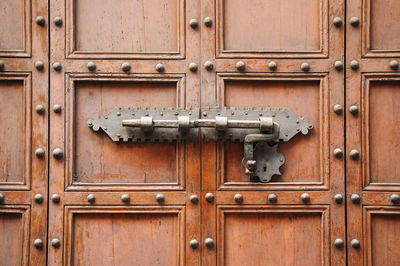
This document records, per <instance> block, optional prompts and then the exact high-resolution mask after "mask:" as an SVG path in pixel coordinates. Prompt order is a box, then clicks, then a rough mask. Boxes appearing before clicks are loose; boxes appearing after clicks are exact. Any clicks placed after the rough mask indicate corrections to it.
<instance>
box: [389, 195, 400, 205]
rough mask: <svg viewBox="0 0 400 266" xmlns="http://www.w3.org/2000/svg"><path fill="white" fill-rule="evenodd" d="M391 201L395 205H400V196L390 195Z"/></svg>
mask: <svg viewBox="0 0 400 266" xmlns="http://www.w3.org/2000/svg"><path fill="white" fill-rule="evenodd" d="M390 201H391V202H392V203H393V204H399V203H400V195H399V194H392V195H390Z"/></svg>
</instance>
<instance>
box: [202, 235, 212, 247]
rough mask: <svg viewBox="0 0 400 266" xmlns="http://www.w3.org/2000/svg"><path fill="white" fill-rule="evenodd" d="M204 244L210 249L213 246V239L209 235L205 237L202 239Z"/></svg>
mask: <svg viewBox="0 0 400 266" xmlns="http://www.w3.org/2000/svg"><path fill="white" fill-rule="evenodd" d="M204 244H205V245H206V247H207V248H209V249H212V248H213V247H214V239H212V238H211V237H207V238H206V239H204Z"/></svg>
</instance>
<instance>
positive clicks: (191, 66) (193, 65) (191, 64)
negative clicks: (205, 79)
mask: <svg viewBox="0 0 400 266" xmlns="http://www.w3.org/2000/svg"><path fill="white" fill-rule="evenodd" d="M189 70H190V71H192V72H197V70H198V66H197V64H196V63H193V62H192V63H190V64H189Z"/></svg>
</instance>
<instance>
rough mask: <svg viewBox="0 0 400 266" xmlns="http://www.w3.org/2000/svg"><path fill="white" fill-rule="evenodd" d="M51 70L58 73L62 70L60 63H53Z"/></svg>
mask: <svg viewBox="0 0 400 266" xmlns="http://www.w3.org/2000/svg"><path fill="white" fill-rule="evenodd" d="M53 69H54V70H55V71H60V70H61V69H62V65H61V63H60V62H55V63H53Z"/></svg>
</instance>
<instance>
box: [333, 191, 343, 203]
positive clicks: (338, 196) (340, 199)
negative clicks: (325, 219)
mask: <svg viewBox="0 0 400 266" xmlns="http://www.w3.org/2000/svg"><path fill="white" fill-rule="evenodd" d="M334 198H335V202H336V203H337V204H342V203H343V195H342V194H340V193H338V194H336V195H335V197H334Z"/></svg>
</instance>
